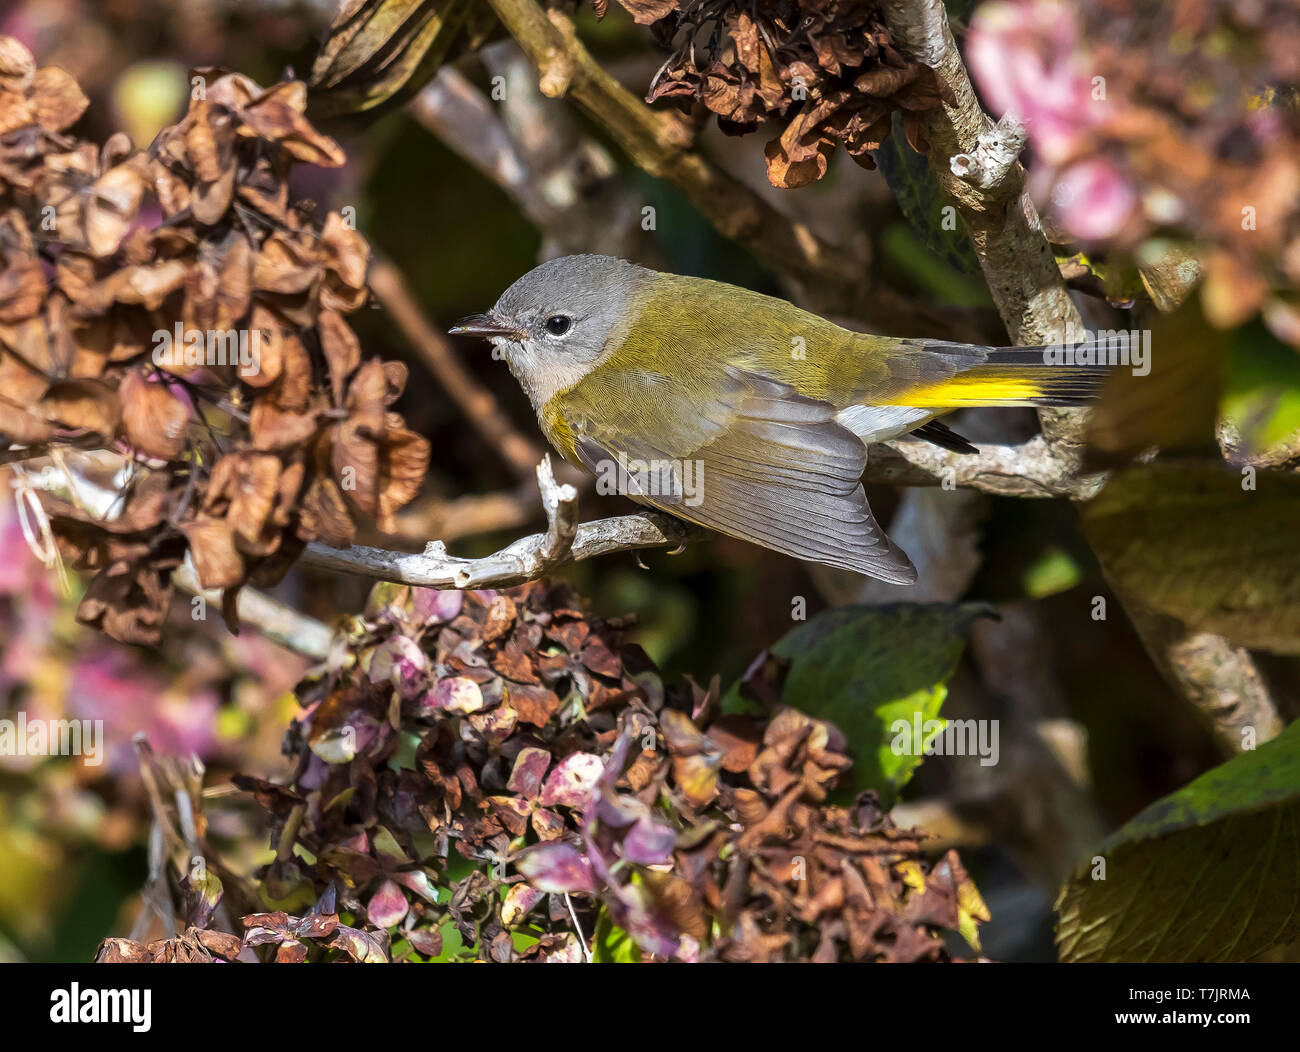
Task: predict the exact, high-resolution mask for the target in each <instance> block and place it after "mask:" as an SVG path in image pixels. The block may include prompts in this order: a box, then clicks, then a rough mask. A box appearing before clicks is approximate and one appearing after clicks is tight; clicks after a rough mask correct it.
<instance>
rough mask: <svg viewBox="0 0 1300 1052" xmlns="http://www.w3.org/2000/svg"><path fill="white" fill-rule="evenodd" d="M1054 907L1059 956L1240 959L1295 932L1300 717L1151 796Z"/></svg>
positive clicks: (1299, 883) (1299, 904) (1299, 909)
mask: <svg viewBox="0 0 1300 1052" xmlns="http://www.w3.org/2000/svg"><path fill="white" fill-rule="evenodd" d="M1099 854H1100V855H1101V856H1102V857H1103V858H1104V860H1105V879H1104V880H1099V879H1093V874H1094V869H1095V868H1096V867H1095V866H1094V863H1093V861H1091V860H1090V861H1089V862H1086V863H1084V864H1083V865H1081V866H1080V867H1079V869H1078V870H1077V871H1076V872H1075V874H1074V876H1073V877H1071V878H1070V880H1069V881H1068V882H1067V883H1066V885H1065V887H1064V888H1062V889H1061V894H1060V897H1059V899H1058V900H1057V904H1056V908H1057V912H1058V914H1059V919H1058V921H1057V943H1058V947H1059V950H1060V956H1061V960H1063V961H1177V962H1195V961H1245V960H1249V959H1251V958H1252V957H1256V956H1258V955H1259V954H1261V953H1264V952H1265V951H1266V950H1268V949H1270V948H1272V947H1274V946H1279V945H1283V944H1286V943H1290V942H1291V941H1293V940H1294V939H1295V938H1296V937H1297V936H1300V723H1293V724H1292V725H1291V726H1290V727H1288V728H1287V729H1286V730H1285V731H1283V732H1282V734H1280V735H1279V736H1278V737H1277V738H1274V739H1273V740H1272V741H1270V742H1266V743H1265V744H1264V745H1261V746H1260V747H1259V748H1258V749H1255V750H1253V751H1250V752H1244V753H1242V754H1241V755H1239V756H1235V757H1233V758H1232V759H1231V760H1229V761H1228V762H1227V763H1224V764H1221V765H1220V766H1218V767H1216V768H1214V769H1213V770H1212V771H1208V772H1206V773H1205V774H1203V775H1201V777H1199V778H1197V779H1196V781H1194V782H1192V783H1191V784H1190V785H1187V786H1184V787H1183V788H1182V789H1180V790H1178V792H1176V793H1173V794H1172V795H1170V796H1167V797H1165V798H1164V799H1163V800H1158V801H1156V802H1155V803H1154V804H1152V805H1151V806H1150V807H1148V808H1147V809H1146V810H1145V811H1143V812H1142V813H1141V814H1139V815H1138V816H1137V817H1136V818H1134V819H1133V820H1132V821H1131V822H1129V823H1128V824H1127V825H1126V826H1124V827H1123V828H1122V829H1120V830H1119V831H1118V832H1117V833H1115V834H1114V835H1113V836H1112V837H1110V838H1109V839H1108V840H1107V841H1106V842H1105V843H1104V844H1103V845H1102V847H1101V849H1100V851H1099Z"/></svg>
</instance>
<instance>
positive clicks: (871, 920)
mask: <svg viewBox="0 0 1300 1052" xmlns="http://www.w3.org/2000/svg"><path fill="white" fill-rule="evenodd" d="M625 627H626V626H625V625H624V624H622V623H620V622H617V621H596V620H592V619H589V618H587V617H585V616H584V615H583V614H582V613H581V611H580V610H579V609H578V606H577V600H576V596H575V595H574V594H573V593H572V591H571V590H570V589H568V588H567V586H552V585H548V584H545V583H536V584H532V585H527V586H524V587H522V588H518V589H514V590H511V591H509V592H499V593H498V592H469V593H459V592H430V591H425V590H421V589H409V588H405V587H395V586H388V585H380V586H378V587H377V588H376V589H375V592H374V593H373V594H372V597H371V601H370V603H369V604H368V607H367V610H366V613H365V617H364V619H363V620H362V621H361V622H360V623H359V624H358V626H357V628H356V629H355V630H354V632H353V634H352V636H351V638H350V639H348V640H346V641H344V640H342V638H341V645H340V647H339V648H337V649H336V651H335V653H334V656H333V658H332V660H331V661H330V663H329V666H328V669H327V670H322V671H321V672H320V673H319V674H318V676H317V677H316V678H314V679H313V678H309V679H308V680H307V681H304V683H303V684H302V685H300V687H299V700H300V703H301V704H303V705H304V706H305V709H306V711H305V713H304V715H303V716H302V718H301V719H300V720H299V721H298V722H297V723H296V724H295V725H294V727H293V728H292V729H291V731H290V737H289V746H290V748H291V749H293V750H294V751H296V753H297V755H298V765H297V770H296V773H295V775H294V777H293V779H292V783H291V784H289V785H286V786H278V785H274V784H272V783H269V782H266V781H263V780H260V779H254V778H241V779H238V782H239V784H241V785H243V786H244V787H245V788H247V789H250V790H251V791H253V792H254V793H255V795H256V797H257V799H258V800H259V802H260V803H261V804H262V805H263V806H264V807H265V808H267V809H268V811H269V812H270V813H271V815H272V819H273V829H272V842H273V843H278V844H280V845H281V847H282V849H283V847H284V845H285V844H286V843H292V842H296V843H298V844H300V845H301V846H302V847H303V848H305V849H306V850H307V852H309V853H310V857H311V858H312V859H314V860H315V862H314V864H313V865H308V864H307V863H306V862H305V861H304V860H302V859H300V858H298V857H296V856H294V855H292V854H290V853H289V852H288V851H286V850H281V851H280V852H279V854H278V859H277V861H276V862H275V863H273V864H272V865H271V866H270V867H269V868H268V869H267V870H266V871H265V872H264V873H262V875H261V878H260V887H261V889H262V893H261V897H262V901H263V902H265V903H266V904H267V905H272V904H279V905H280V906H281V908H282V909H283V910H286V911H287V910H292V909H296V908H303V907H311V908H312V912H311V913H309V914H308V915H307V916H297V917H295V916H290V915H288V914H287V913H281V914H280V915H278V916H276V917H274V918H271V919H268V918H267V917H265V916H258V917H254V918H246V925H247V926H248V927H249V930H250V931H256V932H258V933H263V934H259V935H258V936H257V941H260V942H271V941H277V942H278V943H279V944H280V945H281V946H282V947H283V946H285V945H289V946H290V949H289V950H287V951H286V950H281V951H280V959H301V957H302V956H304V954H305V953H306V951H304V950H301V949H300V947H301V946H302V945H304V944H305V943H306V942H312V941H313V940H315V941H316V942H318V943H319V942H320V941H321V940H328V939H336V938H338V935H337V930H336V928H335V927H331V925H335V924H337V920H338V916H340V915H346V916H347V918H348V923H349V925H350V926H351V927H350V928H349V932H350V933H356V932H360V933H362V935H364V936H365V937H366V938H368V939H369V940H370V942H367V943H366V945H367V946H369V947H370V948H371V949H372V950H375V952H379V950H377V949H375V948H376V947H381V948H387V947H390V946H391V947H392V949H391V951H388V950H386V949H385V951H384V952H391V953H393V954H394V955H395V956H399V957H400V956H406V955H409V954H410V953H415V954H419V955H421V956H436V955H438V954H439V953H440V952H441V951H442V949H443V947H444V936H445V935H446V933H447V932H448V931H449V930H450V929H451V928H454V929H455V931H456V933H457V934H458V935H459V937H460V940H461V941H462V943H463V944H464V946H465V947H466V948H467V949H465V950H464V951H461V953H462V954H463V955H465V956H478V957H480V958H483V959H490V960H496V961H515V960H534V959H537V960H580V959H583V957H584V956H585V955H586V954H587V953H588V952H592V951H590V950H589V948H588V946H587V944H588V943H589V942H592V943H594V944H595V947H594V952H595V953H596V955H597V956H598V957H601V956H604V957H606V958H608V957H610V956H611V955H613V956H617V957H618V958H619V959H642V957H645V958H651V957H654V958H660V959H666V958H676V959H679V960H687V961H694V960H716V959H723V960H738V961H739V960H743V961H779V960H818V961H830V960H857V961H916V960H947V959H948V957H949V955H948V950H947V948H946V944H945V942H944V940H943V938H942V937H941V932H942V931H943V930H944V929H951V930H953V931H960V932H961V933H962V934H963V935H964V936H965V937H966V938H967V941H969V942H971V943H973V944H975V945H978V938H977V935H976V921H977V920H981V919H987V913H986V911H985V909H984V906H983V903H982V902H981V900H980V897H979V893H978V892H977V891H976V890H975V887H974V885H973V884H972V883H971V882H970V880H969V878H968V877H967V876H966V874H965V872H964V870H963V869H962V866H961V863H960V861H959V860H958V858H957V856H956V854H955V852H950V853H949V854H948V855H946V856H945V857H944V858H943V859H942V860H941V862H940V863H939V864H938V865H936V866H935V867H933V868H930V867H928V866H927V865H926V863H925V861H924V856H923V853H922V850H921V843H920V838H921V836H922V835H923V834H919V833H917V832H916V831H907V830H900V829H897V828H895V827H894V826H893V824H892V823H891V822H890V821H889V820H888V818H887V817H886V816H885V815H883V814H882V813H881V811H880V809H879V808H878V806H877V805H876V803H875V800H874V797H873V796H871V795H869V794H868V795H865V796H863V797H860V798H859V799H858V800H857V801H856V802H854V803H852V804H851V805H850V806H847V807H845V806H832V805H831V803H829V802H828V794H829V793H831V792H832V790H833V789H834V787H835V786H836V784H837V781H838V780H839V778H840V776H841V775H842V773H843V772H844V771H845V770H846V769H847V768H849V767H850V765H851V760H850V758H849V757H848V756H847V755H846V753H845V746H844V742H843V739H842V737H841V735H840V733H839V732H838V731H837V730H836V729H835V728H834V727H833V726H831V725H830V724H827V723H825V722H821V721H818V720H814V719H811V718H809V717H807V716H805V715H803V714H802V713H800V712H797V711H795V710H793V709H790V708H785V707H781V706H780V704H779V701H778V700H777V699H778V697H779V693H780V689H781V676H782V670H781V667H780V665H779V663H777V662H775V661H773V660H768V661H765V662H760V663H758V664H757V665H756V668H755V671H754V672H753V673H752V674H751V675H750V676H749V677H748V678H747V681H746V682H747V687H746V689H747V690H748V691H749V692H750V694H752V696H753V697H754V698H755V699H756V700H758V699H767V702H768V703H769V705H770V716H769V717H768V718H766V719H757V718H752V717H749V716H741V715H737V714H729V715H723V714H720V713H719V711H718V710H719V704H718V693H717V689H716V683H715V685H714V686H713V687H711V688H710V689H708V690H704V689H701V688H699V687H698V686H696V685H695V684H694V683H690V684H689V685H688V686H687V687H684V688H682V689H680V690H668V689H666V688H665V686H664V684H663V682H662V680H661V678H660V676H659V673H658V671H657V670H656V669H655V667H654V666H653V664H652V663H651V662H650V661H649V659H648V658H647V657H646V656H645V654H644V652H643V651H641V650H640V648H639V647H636V646H634V645H627V644H625V643H624V642H623V633H624V629H625ZM343 643H345V644H346V645H342V644H343ZM440 891H441V894H439V892H440ZM321 895H324V896H325V898H324V902H323V903H322V901H321V900H320V899H319V898H318V896H321ZM211 906H212V903H209V906H208V908H207V909H206V910H205V913H204V916H210V915H211ZM191 923H193V920H191ZM579 929H580V931H581V934H579ZM267 932H270V933H271V934H266V935H265V937H263V935H264V934H265V933H267ZM195 937H197V936H195ZM348 937H349V939H351V940H355V939H357V938H360V937H361V936H358V935H356V934H349V936H348ZM255 944H256V942H255V941H254V940H253V938H252V937H251V936H250V935H246V936H245V945H246V946H248V945H255ZM330 945H334V946H336V947H337V943H330ZM174 949H175V948H174V947H173V948H172V949H166V948H164V949H156V950H154V951H150V952H151V953H153V954H154V955H155V956H156V954H157V953H172V952H173V950H174ZM114 952H119V951H114ZM133 952H136V953H139V954H144V952H145V951H144V949H139V950H137V951H133ZM320 952H321V953H327V952H328V951H327V950H322V951H320ZM350 955H351V956H353V957H354V958H356V957H358V956H359V955H360V956H364V953H361V952H360V951H357V952H353V953H351V954H350Z"/></svg>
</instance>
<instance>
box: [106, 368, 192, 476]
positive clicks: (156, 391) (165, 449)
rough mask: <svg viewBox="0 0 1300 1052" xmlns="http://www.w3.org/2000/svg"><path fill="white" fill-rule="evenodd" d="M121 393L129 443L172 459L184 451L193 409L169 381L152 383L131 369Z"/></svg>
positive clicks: (153, 453) (124, 378) (120, 390)
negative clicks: (191, 409) (169, 386)
mask: <svg viewBox="0 0 1300 1052" xmlns="http://www.w3.org/2000/svg"><path fill="white" fill-rule="evenodd" d="M118 396H119V397H120V398H121V401H122V428H123V431H124V432H125V434H126V440H127V442H128V443H130V445H132V446H133V447H134V448H136V449H137V450H139V451H140V452H141V453H143V454H145V455H146V456H150V457H157V458H158V459H160V460H173V459H175V458H176V457H179V456H180V455H181V454H182V453H183V452H184V451H185V447H186V442H187V425H188V424H189V419H190V410H189V407H188V406H186V405H185V403H184V402H182V401H181V400H180V399H179V398H177V397H176V396H175V395H174V394H172V393H171V391H170V390H168V387H167V384H166V383H164V382H159V383H150V382H149V381H148V380H146V379H145V378H144V377H143V376H141V375H140V373H139V372H138V371H136V370H134V369H132V370H130V371H129V372H127V374H126V375H125V376H124V377H123V378H122V383H121V386H120V387H119V388H118Z"/></svg>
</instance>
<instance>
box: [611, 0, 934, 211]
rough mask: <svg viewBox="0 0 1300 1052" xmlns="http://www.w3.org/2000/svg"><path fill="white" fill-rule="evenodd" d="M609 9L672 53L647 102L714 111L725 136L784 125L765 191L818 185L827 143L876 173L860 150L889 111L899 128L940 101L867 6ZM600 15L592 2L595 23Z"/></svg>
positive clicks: (886, 123)
mask: <svg viewBox="0 0 1300 1052" xmlns="http://www.w3.org/2000/svg"><path fill="white" fill-rule="evenodd" d="M619 3H621V4H622V5H623V6H624V7H625V8H627V9H628V11H630V12H631V13H632V16H633V17H634V18H635V19H636V20H637V21H638V22H640V23H642V24H648V25H650V26H651V27H652V30H653V32H654V35H655V37H656V39H657V40H658V41H659V42H660V43H661V44H662V45H663V46H665V47H666V48H668V49H670V50H671V54H670V55H669V57H668V59H667V61H665V62H664V64H663V66H662V67H661V68H660V70H659V72H658V73H657V74H656V75H655V77H654V80H653V81H652V82H651V85H650V91H649V94H648V96H647V99H648V100H649V101H651V102H653V101H654V100H656V99H661V98H667V99H673V100H674V101H675V102H677V104H678V105H679V106H681V107H682V109H683V110H684V111H686V112H688V113H695V114H697V115H704V114H707V113H713V114H715V115H716V116H717V119H718V126H719V127H720V128H721V129H722V130H723V131H725V132H727V133H728V134H731V135H744V134H747V133H749V132H752V131H754V130H755V129H757V128H758V126H759V125H760V124H764V123H766V122H767V121H770V120H779V121H783V122H784V123H785V127H784V130H783V131H782V132H781V134H780V136H779V137H777V138H775V139H773V140H772V141H771V142H769V143H768V144H767V148H766V155H767V166H768V178H769V179H770V180H771V182H772V185H773V186H781V187H798V186H806V185H807V184H809V183H811V182H814V181H816V180H818V179H820V178H821V177H822V176H823V175H825V174H826V169H827V165H828V164H829V162H830V156H831V154H832V153H834V152H835V148H836V146H837V145H839V146H843V147H844V148H845V149H846V150H847V151H848V152H849V154H850V156H852V157H853V158H854V160H856V161H857V162H858V163H859V164H861V165H863V166H864V167H867V168H874V167H875V162H874V161H873V160H872V158H871V154H870V152H869V151H871V150H874V149H875V148H876V147H878V146H879V145H880V143H881V141H882V140H883V139H884V138H885V137H886V136H887V135H888V134H889V129H890V123H891V120H892V116H893V114H894V113H895V112H896V111H897V112H899V113H901V114H902V115H903V116H904V118H905V119H906V118H907V117H908V116H909V115H911V114H915V113H918V112H921V111H924V110H928V109H932V108H933V107H935V106H937V105H938V104H939V101H940V99H941V98H945V97H950V95H949V89H948V87H947V86H946V85H944V84H943V83H942V82H941V81H940V80H939V78H938V77H937V76H936V75H935V73H934V71H933V70H932V69H930V68H929V67H927V66H924V65H922V64H921V63H919V62H915V61H913V60H911V59H908V58H904V57H903V56H902V55H901V54H900V53H899V52H898V50H897V49H896V48H895V47H894V45H893V41H892V38H891V36H890V33H889V30H888V28H887V27H886V26H885V25H884V23H883V21H882V20H881V18H880V17H879V14H878V5H876V4H874V3H864V2H861V0H773V2H769V3H762V4H753V3H749V2H746V0H619ZM608 6H609V5H608V0H596V11H597V14H604V12H605V10H606V9H607V8H608ZM906 123H907V125H908V135H909V137H910V138H913V139H915V132H914V129H913V128H912V127H911V126H910V123H911V122H906Z"/></svg>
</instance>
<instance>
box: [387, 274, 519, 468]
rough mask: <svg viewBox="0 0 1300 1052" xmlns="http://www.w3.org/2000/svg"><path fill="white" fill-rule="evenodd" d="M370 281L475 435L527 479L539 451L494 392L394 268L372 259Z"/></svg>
mask: <svg viewBox="0 0 1300 1052" xmlns="http://www.w3.org/2000/svg"><path fill="white" fill-rule="evenodd" d="M368 281H369V284H370V289H371V291H372V292H373V293H374V294H375V298H376V299H378V300H379V302H380V303H381V304H382V305H383V307H384V309H385V310H386V311H387V312H388V314H389V316H390V317H391V318H392V319H393V321H394V322H395V323H396V324H397V327H398V328H399V329H401V330H402V333H403V334H404V335H405V336H406V338H407V340H408V341H409V342H410V344H411V346H412V347H413V348H415V352H416V354H417V355H419V358H420V360H421V361H422V362H424V364H425V365H426V366H427V367H428V369H429V371H430V372H431V373H433V375H434V377H436V378H437V380H438V382H439V383H440V384H442V386H443V387H444V388H445V389H446V391H447V393H448V394H449V395H450V396H451V398H452V400H453V401H454V402H455V403H456V404H457V405H458V406H460V409H461V411H462V412H463V413H464V414H465V416H466V418H467V419H468V420H469V422H470V423H471V424H472V425H473V426H474V428H475V430H477V431H478V433H479V434H480V435H482V436H483V438H484V439H485V440H486V441H487V444H488V445H489V446H491V447H492V448H493V449H495V450H498V451H499V452H500V453H501V455H502V457H504V458H505V460H506V463H508V464H509V465H510V467H511V468H512V469H513V470H514V472H515V474H517V475H519V476H520V477H521V478H526V477H529V476H531V474H532V472H533V465H534V464H536V463H537V460H538V458H539V457H540V456H541V455H542V450H541V447H540V446H538V445H537V443H535V442H533V441H532V440H531V439H529V438H527V437H526V436H524V435H522V434H520V432H519V431H518V430H517V429H516V428H515V426H514V424H513V423H512V422H511V420H510V418H509V417H508V416H506V414H505V413H504V412H502V410H501V407H500V406H499V405H498V404H497V400H496V398H495V397H493V395H492V392H491V391H489V390H488V389H487V388H486V387H484V386H483V385H482V384H481V383H479V381H478V379H477V378H476V377H475V376H474V374H473V373H471V372H470V371H469V370H468V369H466V368H465V367H464V366H463V365H462V364H461V363H460V360H459V359H458V358H457V357H456V352H455V351H454V350H453V349H452V346H451V343H450V341H449V340H448V339H447V337H445V336H444V335H443V334H442V333H441V332H439V331H438V330H437V329H436V328H435V327H434V326H433V325H431V324H429V319H428V318H426V317H425V315H424V311H422V310H421V309H420V305H419V304H418V303H417V302H416V301H415V298H414V297H413V296H412V295H411V293H410V290H409V289H408V288H407V287H406V282H405V281H404V280H403V279H402V275H401V273H400V272H399V271H398V269H397V268H396V267H395V266H393V265H392V264H391V263H390V262H388V261H387V260H386V259H376V260H375V261H374V262H373V263H372V264H371V265H370V274H369V278H368Z"/></svg>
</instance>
